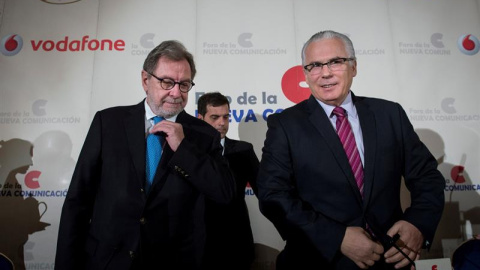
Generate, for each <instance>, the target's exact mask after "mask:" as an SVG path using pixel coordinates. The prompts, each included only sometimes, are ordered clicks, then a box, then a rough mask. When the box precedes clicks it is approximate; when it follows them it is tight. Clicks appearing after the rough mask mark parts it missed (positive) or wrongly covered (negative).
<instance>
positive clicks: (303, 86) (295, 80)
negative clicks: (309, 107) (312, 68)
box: [282, 66, 311, 103]
mask: <svg viewBox="0 0 480 270" xmlns="http://www.w3.org/2000/svg"><path fill="white" fill-rule="evenodd" d="M282 91H283V94H284V95H285V97H286V98H287V99H288V100H290V101H291V102H293V103H300V102H301V101H304V100H305V99H307V98H308V97H309V96H310V93H311V92H310V88H308V85H307V83H306V82H305V74H304V73H303V67H302V66H294V67H292V68H290V69H289V70H287V72H285V74H283V77H282Z"/></svg>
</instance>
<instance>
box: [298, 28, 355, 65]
mask: <svg viewBox="0 0 480 270" xmlns="http://www.w3.org/2000/svg"><path fill="white" fill-rule="evenodd" d="M323 39H339V40H340V41H342V42H343V45H345V50H346V51H347V54H348V58H354V59H355V49H354V48H353V43H352V41H351V40H350V38H349V37H347V36H346V35H344V34H340V33H338V32H335V31H331V30H326V31H321V32H318V33H316V34H314V35H313V36H312V37H310V39H309V40H308V41H307V42H306V43H305V44H304V45H303V48H302V65H305V64H306V63H305V50H306V49H307V47H308V45H310V43H312V42H315V41H319V40H323Z"/></svg>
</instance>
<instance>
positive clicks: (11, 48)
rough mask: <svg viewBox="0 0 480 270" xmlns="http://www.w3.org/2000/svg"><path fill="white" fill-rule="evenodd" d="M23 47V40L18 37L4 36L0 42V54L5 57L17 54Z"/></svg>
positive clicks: (13, 35) (12, 35)
mask: <svg viewBox="0 0 480 270" xmlns="http://www.w3.org/2000/svg"><path fill="white" fill-rule="evenodd" d="M22 47H23V39H22V37H21V36H19V35H15V34H11V35H6V36H4V37H3V38H2V41H0V52H2V54H3V55H6V56H12V55H15V54H17V53H19V52H20V51H21V50H22Z"/></svg>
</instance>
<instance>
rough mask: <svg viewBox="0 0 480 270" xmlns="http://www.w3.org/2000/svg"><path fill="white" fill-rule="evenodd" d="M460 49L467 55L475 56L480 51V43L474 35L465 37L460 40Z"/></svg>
mask: <svg viewBox="0 0 480 270" xmlns="http://www.w3.org/2000/svg"><path fill="white" fill-rule="evenodd" d="M457 45H458V49H459V50H460V51H461V52H462V53H464V54H466V55H474V54H476V53H478V51H479V50H480V41H479V40H478V38H477V37H475V36H473V35H470V34H468V35H463V36H461V37H460V38H459V39H458V43H457Z"/></svg>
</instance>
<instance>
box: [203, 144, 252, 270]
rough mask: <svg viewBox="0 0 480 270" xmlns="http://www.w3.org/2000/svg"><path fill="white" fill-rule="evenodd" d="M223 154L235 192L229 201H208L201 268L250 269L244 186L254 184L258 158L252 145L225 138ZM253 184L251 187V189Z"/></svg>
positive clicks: (247, 219) (248, 231)
mask: <svg viewBox="0 0 480 270" xmlns="http://www.w3.org/2000/svg"><path fill="white" fill-rule="evenodd" d="M224 156H225V158H226V159H227V160H228V163H229V165H230V169H231V171H232V172H233V175H234V177H235V181H236V184H237V196H236V198H235V200H234V201H233V202H232V203H230V204H228V205H219V204H217V203H214V202H211V201H208V202H207V207H206V213H207V248H206V259H205V265H204V269H209V270H215V269H222V270H223V269H229V270H236V269H238V270H240V269H243V270H246V269H250V268H251V265H252V262H253V260H254V255H255V251H254V242H253V234H252V229H251V226H250V218H249V215H248V208H247V205H246V203H245V187H246V186H247V182H250V185H251V186H252V187H256V184H255V181H256V178H257V174H258V166H259V161H258V158H257V155H256V154H255V152H254V150H253V145H252V144H251V143H248V142H244V141H237V140H232V139H229V138H225V152H224ZM255 190H256V188H254V191H255Z"/></svg>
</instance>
